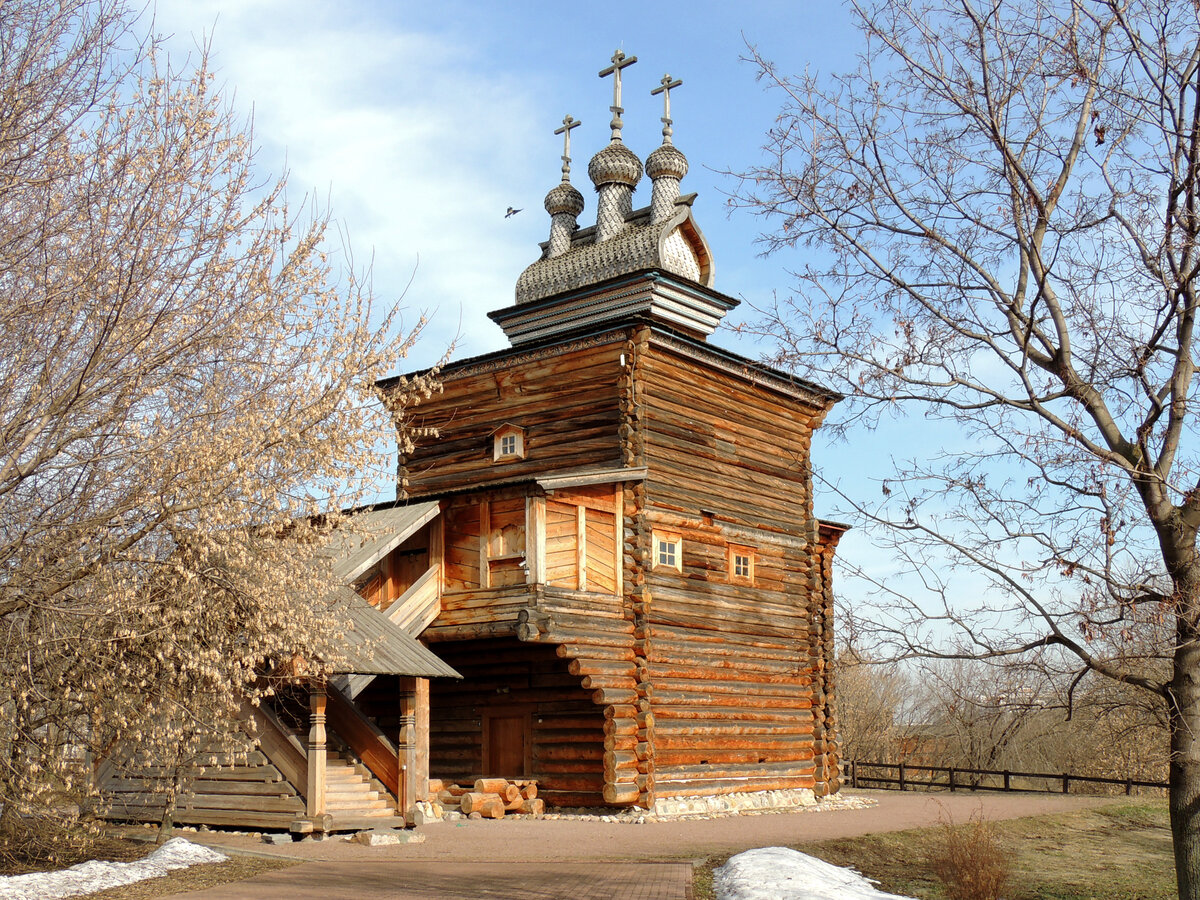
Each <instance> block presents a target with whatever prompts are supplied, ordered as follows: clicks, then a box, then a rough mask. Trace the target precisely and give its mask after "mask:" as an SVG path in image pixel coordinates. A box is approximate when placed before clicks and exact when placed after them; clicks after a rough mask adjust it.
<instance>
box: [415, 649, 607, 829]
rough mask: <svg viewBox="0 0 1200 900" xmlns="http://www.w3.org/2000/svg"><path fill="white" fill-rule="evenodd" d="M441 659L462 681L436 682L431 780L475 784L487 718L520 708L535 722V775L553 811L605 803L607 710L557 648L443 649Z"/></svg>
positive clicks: (432, 690)
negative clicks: (595, 700)
mask: <svg viewBox="0 0 1200 900" xmlns="http://www.w3.org/2000/svg"><path fill="white" fill-rule="evenodd" d="M436 649H437V652H438V654H439V655H440V656H441V657H442V658H443V659H445V660H446V662H448V663H449V664H450V665H452V666H454V668H455V669H457V670H458V671H459V672H461V673H462V675H463V680H462V681H461V682H452V681H449V680H443V679H437V680H434V681H433V682H431V684H430V714H431V726H430V761H429V774H430V777H431V778H441V779H443V780H444V781H450V782H462V783H471V782H473V781H474V780H475V779H476V778H479V777H481V776H482V775H483V774H484V772H483V756H482V753H483V721H482V719H483V713H484V711H485V710H487V709H489V708H494V707H496V706H504V707H522V708H525V709H528V710H529V712H530V714H531V717H532V738H533V748H532V749H533V752H532V771H531V772H530V773H529V777H531V778H536V779H537V781H538V796H539V797H540V798H543V799H544V800H545V801H546V803H547V805H549V806H578V805H597V804H600V803H602V802H603V796H602V792H603V788H604V760H603V756H604V737H605V733H604V727H605V724H604V723H605V719H604V712H603V709H601V708H600V707H597V706H596V705H595V704H594V703H593V702H592V691H591V690H587V689H585V688H584V687H583V686H582V683H581V679H580V677H579V676H576V675H572V674H571V673H570V671H569V665H570V663H569V660H567V659H565V658H562V657H560V656H559V655H558V654H557V653H556V651H555V647H554V646H552V645H551V646H544V645H538V644H522V643H519V642H518V641H516V640H515V639H496V640H475V641H454V642H446V643H441V644H438V645H437V647H436Z"/></svg>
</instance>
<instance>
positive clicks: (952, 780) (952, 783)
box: [950, 766, 954, 794]
mask: <svg viewBox="0 0 1200 900" xmlns="http://www.w3.org/2000/svg"><path fill="white" fill-rule="evenodd" d="M950 793H952V794H953V793H954V766H951V767H950Z"/></svg>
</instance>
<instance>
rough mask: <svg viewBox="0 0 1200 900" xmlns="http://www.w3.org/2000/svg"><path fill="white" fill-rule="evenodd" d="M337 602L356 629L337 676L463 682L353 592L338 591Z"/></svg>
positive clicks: (349, 636)
mask: <svg viewBox="0 0 1200 900" xmlns="http://www.w3.org/2000/svg"><path fill="white" fill-rule="evenodd" d="M434 505H435V506H436V505H437V504H434ZM333 599H334V602H335V603H337V605H338V606H339V607H340V608H341V611H342V612H344V613H345V614H346V616H347V618H348V619H349V620H350V624H351V625H352V626H353V627H352V629H351V630H349V631H347V632H346V634H345V638H344V640H343V643H342V646H341V653H342V655H343V656H344V657H345V661H344V662H343V663H342V664H341V665H338V666H335V667H334V674H337V675H349V674H355V675H416V676H419V677H422V678H462V676H461V675H459V674H458V672H456V671H454V669H453V668H451V667H450V666H449V665H447V664H446V663H444V662H442V660H440V659H438V658H437V656H435V655H434V654H433V652H432V651H430V650H429V649H428V648H427V647H426V646H425V645H423V644H422V643H421V642H420V641H418V640H417V639H416V638H414V637H412V636H411V635H409V634H408V633H407V632H406V631H404V629H402V628H400V626H398V625H395V624H393V623H392V621H391V620H390V619H389V618H388V617H387V615H386V614H385V613H381V612H380V611H379V610H377V609H376V608H375V607H373V606H372V605H371V604H370V603H368V602H367V601H366V600H364V599H363V598H362V597H360V596H359V595H358V593H357V592H356V591H355V590H354V589H353V588H350V587H339V588H337V589H335V591H334V598H333Z"/></svg>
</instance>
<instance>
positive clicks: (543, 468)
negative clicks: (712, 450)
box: [397, 332, 623, 500]
mask: <svg viewBox="0 0 1200 900" xmlns="http://www.w3.org/2000/svg"><path fill="white" fill-rule="evenodd" d="M622 349H623V344H622V334H621V333H620V332H614V333H612V334H608V335H601V336H599V337H596V338H590V339H588V340H582V341H575V342H572V343H569V344H565V345H559V346H556V347H551V348H546V349H543V350H538V351H531V352H526V353H522V354H512V355H510V356H507V357H497V358H492V359H490V360H486V361H477V362H474V363H472V362H467V363H464V364H463V365H461V366H450V367H447V368H446V369H445V370H444V371H443V373H442V375H441V379H442V392H441V393H440V394H434V395H433V396H432V397H430V398H428V399H427V400H424V401H422V402H421V403H420V404H419V405H417V406H415V407H414V408H413V409H412V410H411V411H410V413H409V414H408V416H407V417H406V421H407V423H408V424H409V425H410V426H411V427H413V428H415V429H423V430H425V431H426V432H427V433H428V434H429V436H428V437H424V438H418V440H417V444H416V447H415V449H414V450H413V452H411V453H408V454H403V453H402V454H401V457H400V465H399V470H398V482H399V483H398V486H397V487H398V496H399V497H400V499H402V500H404V499H408V498H417V497H427V496H432V495H436V494H439V493H443V492H446V491H453V490H459V489H462V488H463V487H464V486H466V485H474V486H481V485H484V484H488V483H495V482H499V481H505V480H514V479H519V478H530V477H534V476H537V475H544V474H547V473H549V472H553V471H561V470H564V469H576V468H580V467H585V466H594V465H602V464H604V465H612V464H615V463H616V462H617V461H619V459H620V449H619V443H618V437H617V433H618V428H619V425H620V408H619V404H618V395H617V382H618V379H619V377H620V375H621V363H620V354H621V352H622ZM505 424H511V425H515V426H517V427H519V428H522V429H523V430H524V446H525V456H524V459H517V460H511V461H507V462H501V463H497V462H494V461H493V446H492V445H493V438H492V436H493V434H494V433H495V431H496V429H497V428H499V427H501V426H502V425H505Z"/></svg>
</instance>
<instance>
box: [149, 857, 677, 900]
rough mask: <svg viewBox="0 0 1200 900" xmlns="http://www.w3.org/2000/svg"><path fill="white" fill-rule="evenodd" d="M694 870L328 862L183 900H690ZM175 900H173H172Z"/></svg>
mask: <svg viewBox="0 0 1200 900" xmlns="http://www.w3.org/2000/svg"><path fill="white" fill-rule="evenodd" d="M691 887H692V865H691V864H690V863H678V862H675V863H647V862H642V863H605V862H588V863H537V864H534V863H513V862H507V863H455V864H453V865H450V864H446V863H428V862H368V863H364V862H320V863H308V864H307V865H303V866H293V867H291V868H288V869H280V870H278V871H275V872H269V873H267V874H266V875H260V876H258V877H257V878H251V879H249V880H248V881H242V882H236V883H234V884H225V885H221V886H220V887H215V888H210V889H209V890H205V891H197V892H192V893H188V894H178V895H176V897H177V898H178V900H300V898H308V897H313V898H318V897H319V898H320V900H362V898H364V897H369V898H370V900H459V898H462V900H475V898H481V897H482V898H489V900H490V898H505V900H508V898H512V900H519V898H528V900H566V898H571V900H688V898H690V897H691ZM168 900H171V898H168Z"/></svg>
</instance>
